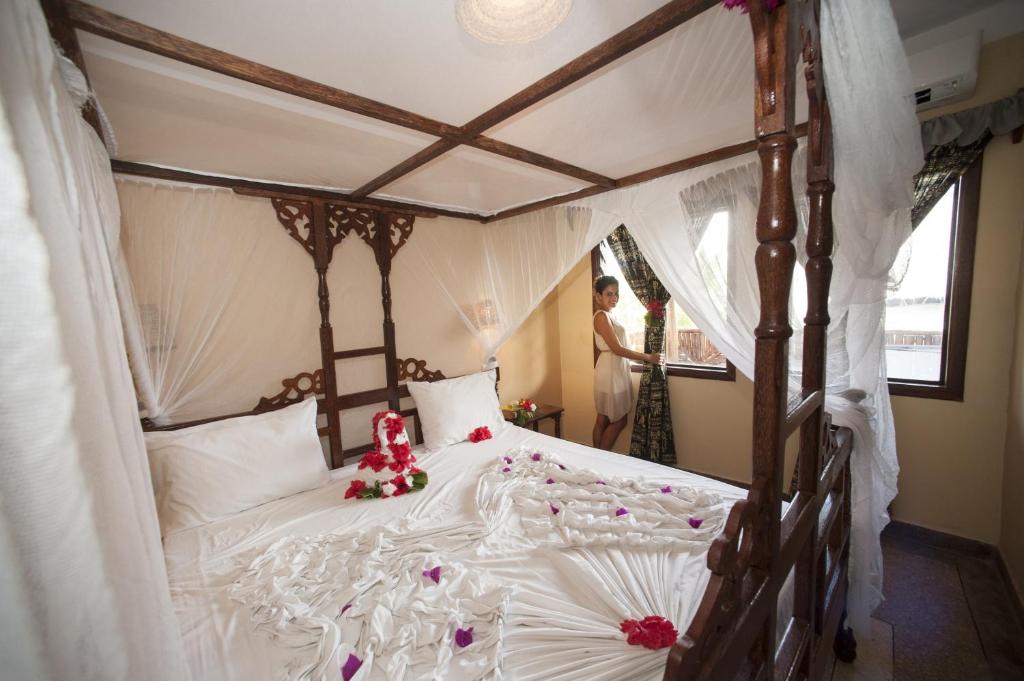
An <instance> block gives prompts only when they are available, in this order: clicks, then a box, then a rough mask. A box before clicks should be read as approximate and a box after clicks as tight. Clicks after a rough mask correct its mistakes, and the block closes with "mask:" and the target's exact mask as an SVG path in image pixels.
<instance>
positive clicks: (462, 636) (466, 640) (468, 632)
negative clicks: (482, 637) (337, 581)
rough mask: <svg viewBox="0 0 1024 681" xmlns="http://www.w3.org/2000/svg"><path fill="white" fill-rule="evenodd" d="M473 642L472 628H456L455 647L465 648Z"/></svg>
mask: <svg viewBox="0 0 1024 681" xmlns="http://www.w3.org/2000/svg"><path fill="white" fill-rule="evenodd" d="M472 642H473V627H470V628H469V629H463V628H461V627H460V628H458V629H456V630H455V645H457V646H458V647H460V648H465V647H466V646H468V645H470V644H471V643H472Z"/></svg>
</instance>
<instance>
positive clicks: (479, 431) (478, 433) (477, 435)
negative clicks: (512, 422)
mask: <svg viewBox="0 0 1024 681" xmlns="http://www.w3.org/2000/svg"><path fill="white" fill-rule="evenodd" d="M491 437H492V436H491V429H490V428H488V427H487V426H480V427H479V428H474V429H473V432H472V433H470V434H469V437H468V439H469V441H470V442H483V441H484V440H490V439H491Z"/></svg>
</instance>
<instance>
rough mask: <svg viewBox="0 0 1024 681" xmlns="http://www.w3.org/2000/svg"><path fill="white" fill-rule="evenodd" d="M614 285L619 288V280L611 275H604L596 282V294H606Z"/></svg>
mask: <svg viewBox="0 0 1024 681" xmlns="http://www.w3.org/2000/svg"><path fill="white" fill-rule="evenodd" d="M612 284H615V285H616V286H618V285H619V280H618V279H616V278H615V277H613V276H612V275H610V274H605V275H602V276H600V277H598V278H597V279H595V280H594V293H597V294H601V293H604V290H605V289H606V288H608V287H609V286H611V285H612Z"/></svg>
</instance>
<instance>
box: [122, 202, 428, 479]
mask: <svg viewBox="0 0 1024 681" xmlns="http://www.w3.org/2000/svg"><path fill="white" fill-rule="evenodd" d="M245 193H246V194H247V195H252V194H253V192H249V191H247V192H245ZM256 194H257V195H259V196H263V197H264V198H268V199H269V200H270V204H271V206H272V209H273V211H274V214H275V216H276V217H277V219H278V222H280V223H281V226H282V227H283V228H284V229H285V231H286V232H287V233H288V236H290V237H291V238H292V239H293V240H294V241H295V242H296V243H298V244H299V245H300V246H301V247H302V249H303V250H304V251H305V252H306V253H308V254H309V255H310V257H311V258H312V260H313V267H314V269H315V270H316V274H317V288H316V296H317V304H318V307H319V311H320V329H319V333H320V357H321V367H320V368H318V369H314V370H312V371H306V372H302V373H299V374H297V375H295V376H292V377H289V378H285V379H284V380H282V381H281V386H282V389H281V391H280V392H278V393H277V394H276V395H272V396H270V397H262V398H260V399H259V401H258V402H257V404H256V405H255V406H254V407H253V408H252V409H251V410H249V411H245V412H239V413H235V414H226V415H222V416H214V417H211V418H206V419H199V420H194V421H188V422H184V423H175V424H171V425H162V426H158V425H156V424H154V423H152V422H151V421H149V420H148V419H143V423H142V425H143V430H147V431H152V430H176V429H179V428H186V427H188V426H195V425H200V424H203V423H210V422H213V421H219V420H222V419H227V418H233V417H237V416H246V415H251V414H260V413H264V412H267V411H273V410H274V409H280V408H282V407H286V406H288V405H290V404H295V403H296V402H300V401H302V400H304V399H306V398H307V397H309V396H311V395H315V396H316V397H317V412H318V413H319V414H322V415H324V416H325V417H326V421H327V425H326V426H323V427H320V428H319V429H318V433H319V434H320V435H321V437H326V438H327V441H328V446H329V452H330V465H331V468H338V467H340V466H343V465H344V463H345V459H346V458H348V457H351V456H357V455H359V454H362V453H364V452H366V451H368V450H369V448H370V447H371V445H362V446H359V447H352V448H349V449H345V448H344V446H343V444H342V433H341V416H340V414H341V410H343V409H354V408H357V407H365V406H369V405H373V404H382V405H383V404H386V405H387V408H388V409H393V410H395V411H397V412H399V413H401V414H402V416H403V417H407V418H408V417H414V418H416V422H415V438H416V442H417V443H421V442H422V441H423V433H422V428H421V426H420V422H419V418H417V416H418V415H417V413H416V410H415V409H405V410H403V409H402V408H401V405H400V403H399V402H400V400H401V399H402V398H406V397H409V388H408V387H407V386H405V385H404V384H402V383H401V382H402V381H436V380H440V379H443V378H445V375H444V374H442V373H441V372H440V371H437V370H433V369H430V368H428V366H427V362H426V361H425V360H422V359H417V358H414V357H409V358H399V357H398V353H397V349H396V347H395V323H394V320H393V319H392V317H391V281H390V275H391V261H392V260H393V259H394V257H395V256H396V255H397V254H398V252H399V251H400V250H401V248H402V246H404V245H405V244H406V242H407V241H408V240H409V237H410V236H411V235H412V230H413V223H414V221H415V216H414V215H411V214H403V213H396V212H388V211H384V210H377V209H373V208H369V207H366V206H359V205H347V204H343V203H338V202H335V201H333V200H329V199H320V198H310V197H307V196H295V195H289V194H280V193H275V192H257V193H256ZM353 235H354V236H357V237H359V239H361V240H362V241H363V242H364V243H365V244H366V245H367V246H369V247H370V248H371V249H372V250H373V254H374V259H375V260H376V262H377V268H378V270H379V272H380V279H381V306H382V307H383V311H384V324H383V328H382V336H383V338H382V341H383V342H382V344H381V345H378V346H373V347H367V348H355V349H351V350H336V349H335V347H334V331H333V329H332V328H331V322H330V309H331V304H330V291H329V290H328V287H327V270H328V268H329V267H330V263H331V260H332V257H333V254H334V247H335V246H337V245H338V244H340V243H341V242H342V241H343V240H344V239H346V238H347V237H349V236H353ZM310 293H312V291H311V292H310ZM375 355H383V356H384V374H385V376H384V378H385V381H384V387H381V388H375V389H373V390H364V391H361V392H352V393H345V394H341V393H339V392H338V384H337V373H336V370H335V364H336V363H337V362H339V361H342V360H347V359H353V358H356V357H370V356H375Z"/></svg>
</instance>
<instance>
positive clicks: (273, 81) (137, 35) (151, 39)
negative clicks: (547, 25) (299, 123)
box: [67, 0, 459, 137]
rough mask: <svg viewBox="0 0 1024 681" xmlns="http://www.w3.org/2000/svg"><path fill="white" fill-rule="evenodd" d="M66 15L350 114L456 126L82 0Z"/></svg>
mask: <svg viewBox="0 0 1024 681" xmlns="http://www.w3.org/2000/svg"><path fill="white" fill-rule="evenodd" d="M67 8H68V14H69V16H70V17H71V21H72V23H73V24H74V25H75V28H78V29H80V30H82V31H86V32H87V33H94V34H96V35H98V36H102V37H104V38H108V39H110V40H114V41H116V42H119V43H123V44H125V45H131V46H132V47H136V48H138V49H140V50H145V51H146V52H152V53H153V54H158V55H160V56H162V57H167V58H168V59H173V60H175V61H180V62H184V63H186V64H191V65H192V66H198V67H199V68H201V69H206V70H207V71H213V72H215V73H220V74H222V75H225V76H230V77H232V78H237V79H239V80H244V81H246V82H248V83H253V84H255V85H261V86H263V87H266V88H270V89H271V90H277V91H278V92H284V93H286V94H289V95H294V96H296V97H301V98H303V99H309V100H311V101H314V102H319V103H321V104H326V105H327V106H332V107H335V108H338V109H343V110H345V111H351V112H352V113H357V114H361V115H363V116H368V117H370V118H374V119H376V120H379V121H385V122H387V123H392V124H394V125H400V126H402V127H403V128H410V129H412V130H417V131H419V132H424V133H427V134H428V135H435V136H437V137H444V136H446V135H454V134H458V132H459V130H458V128H456V127H454V126H451V125H448V124H446V123H441V122H440V121H435V120H433V119H430V118H427V117H426V116H420V115H419V114H415V113H412V112H410V111H405V110H403V109H399V108H397V107H394V106H389V105H387V104H383V103H381V102H377V101H374V100H372V99H368V98H366V97H360V96H359V95H356V94H352V93H351V92H346V91H345V90H340V89H338V88H334V87H331V86H329V85H324V84H323V83H318V82H316V81H313V80H309V79H308V78H302V77H301V76H296V75H294V74H291V73H287V72H285V71H280V70H278V69H275V68H272V67H270V66H265V65H263V64H259V63H257V62H254V61H250V60H248V59H243V58H242V57H237V56H235V55H233V54H228V53H227V52H222V51H221V50H217V49H214V48H212V47H207V46H206V45H201V44H199V43H197V42H193V41H191V40H188V39H186V38H182V37H179V36H176V35H174V34H172V33H167V32H165V31H161V30H159V29H156V28H152V27H150V26H146V25H145V24H140V23H139V22H137V21H132V20H131V19H127V18H125V17H122V16H120V15H118V14H114V13H113V12H108V11H106V10H104V9H100V8H99V7H94V6H93V5H89V4H86V3H84V2H80V0H67Z"/></svg>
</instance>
